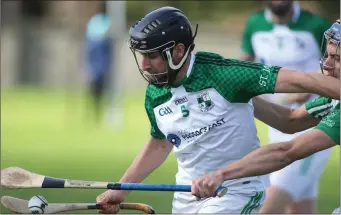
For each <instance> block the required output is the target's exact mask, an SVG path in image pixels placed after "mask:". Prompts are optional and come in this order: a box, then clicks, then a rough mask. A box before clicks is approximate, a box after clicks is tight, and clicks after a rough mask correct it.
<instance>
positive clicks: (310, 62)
mask: <svg viewBox="0 0 341 215" xmlns="http://www.w3.org/2000/svg"><path fill="white" fill-rule="evenodd" d="M293 8H294V10H293V11H294V13H293V17H292V20H291V21H289V22H288V23H286V24H276V23H274V22H273V21H272V18H273V17H272V13H271V12H270V10H269V9H265V10H261V11H259V12H257V13H255V14H254V15H252V16H250V18H249V19H248V21H247V24H246V28H245V31H244V35H243V41H242V50H243V51H244V52H246V53H248V54H249V55H251V56H255V58H256V60H257V61H259V62H261V63H265V64H270V65H276V66H280V67H284V68H288V69H293V70H297V71H299V72H319V71H320V65H319V60H320V57H321V51H320V44H321V42H322V39H323V33H324V31H325V30H327V29H328V28H329V27H330V26H331V22H329V21H328V20H326V19H324V18H323V17H321V16H319V15H317V14H313V13H311V12H309V11H306V10H304V9H302V8H300V6H299V5H298V3H297V2H295V3H294V5H293ZM287 95H288V94H273V95H267V96H266V98H267V99H269V100H270V101H272V102H275V103H278V104H282V105H285V106H290V107H298V106H301V105H302V104H287V103H285V102H283V98H284V97H285V96H287Z"/></svg>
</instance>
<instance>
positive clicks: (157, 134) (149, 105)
mask: <svg viewBox="0 0 341 215" xmlns="http://www.w3.org/2000/svg"><path fill="white" fill-rule="evenodd" d="M145 109H146V112H147V115H148V118H149V122H150V125H151V130H150V135H151V136H152V137H154V138H157V139H165V135H164V134H163V133H162V132H161V131H160V129H159V128H158V126H157V123H156V118H155V114H154V106H153V100H152V98H151V97H150V96H149V95H148V92H147V93H146V98H145Z"/></svg>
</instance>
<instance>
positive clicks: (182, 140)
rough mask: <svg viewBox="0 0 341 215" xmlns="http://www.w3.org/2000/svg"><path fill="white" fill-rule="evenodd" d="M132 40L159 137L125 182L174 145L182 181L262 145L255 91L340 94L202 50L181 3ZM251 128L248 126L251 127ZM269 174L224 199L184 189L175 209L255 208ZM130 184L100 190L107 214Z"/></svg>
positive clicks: (325, 80)
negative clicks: (198, 49) (198, 196)
mask: <svg viewBox="0 0 341 215" xmlns="http://www.w3.org/2000/svg"><path fill="white" fill-rule="evenodd" d="M129 34H130V39H129V46H130V48H131V51H132V53H133V56H134V58H135V60H136V63H137V65H138V68H139V71H140V73H141V74H142V76H143V77H144V78H145V79H146V80H147V81H148V82H149V83H150V84H149V85H148V87H147V91H146V97H145V108H146V111H147V114H148V117H149V120H150V123H151V138H150V140H149V141H148V143H147V144H146V145H145V146H144V148H143V149H142V151H141V152H140V154H139V155H138V156H137V157H136V159H135V161H134V162H133V163H132V165H131V166H130V167H129V168H128V170H127V171H126V173H125V174H124V176H123V177H122V178H121V180H120V181H122V182H141V181H142V180H144V179H145V178H146V177H147V176H148V175H149V174H150V173H151V172H152V171H153V170H155V169H156V168H157V167H159V166H160V165H161V164H162V163H163V162H164V161H165V159H166V158H167V156H168V154H169V153H170V152H171V151H172V149H174V153H175V155H176V157H177V161H178V173H177V174H176V183H177V184H191V183H192V180H193V179H194V178H197V177H199V176H201V175H204V174H206V173H209V172H211V171H215V170H218V169H220V168H222V167H223V166H225V165H226V164H227V163H229V162H232V161H234V160H238V159H241V158H242V157H244V156H245V155H246V154H248V153H250V152H251V151H253V150H254V149H256V148H258V147H260V143H259V140H258V137H257V130H256V126H255V122H254V115H253V106H252V103H251V101H250V100H251V98H252V97H254V96H257V95H260V94H264V93H274V92H278V93H285V92H310V93H318V94H322V95H325V96H331V97H333V98H338V97H339V96H340V92H339V90H338V88H339V87H340V81H339V80H337V79H334V78H331V77H327V76H324V75H322V74H311V75H309V74H304V73H299V72H296V71H291V70H288V69H284V68H280V67H275V66H268V65H263V64H258V63H250V62H243V61H239V60H231V59H225V58H223V57H222V56H220V55H218V54H215V53H209V52H197V53H196V54H193V53H192V51H193V49H194V38H195V36H196V32H195V33H194V34H193V33H192V30H191V25H190V22H189V20H188V19H187V17H186V16H185V14H184V13H183V12H182V11H180V10H179V9H176V8H173V7H162V8H159V9H157V10H154V11H152V12H151V13H149V14H147V15H146V16H145V17H143V18H142V19H141V20H140V21H138V22H137V23H136V24H134V25H133V26H132V28H131V29H130V31H129ZM246 131H247V132H246ZM267 183H268V180H267V179H266V177H262V176H261V177H259V176H256V177H249V178H243V179H238V180H232V181H226V182H225V183H224V186H229V187H230V190H229V191H230V192H229V193H228V194H227V195H225V196H224V197H222V198H209V199H203V200H200V201H197V200H196V198H195V197H194V196H193V195H192V194H191V193H182V192H177V193H175V194H174V199H173V209H172V211H173V213H241V212H243V213H251V212H256V211H258V209H259V206H260V205H262V204H263V201H264V189H265V186H266V184H267ZM127 194H128V193H127V192H126V191H106V192H105V193H103V194H101V195H100V196H98V197H97V203H98V204H101V205H103V207H104V209H103V210H100V211H99V212H100V213H117V212H118V210H119V205H118V203H119V202H122V201H124V199H125V198H126V196H127Z"/></svg>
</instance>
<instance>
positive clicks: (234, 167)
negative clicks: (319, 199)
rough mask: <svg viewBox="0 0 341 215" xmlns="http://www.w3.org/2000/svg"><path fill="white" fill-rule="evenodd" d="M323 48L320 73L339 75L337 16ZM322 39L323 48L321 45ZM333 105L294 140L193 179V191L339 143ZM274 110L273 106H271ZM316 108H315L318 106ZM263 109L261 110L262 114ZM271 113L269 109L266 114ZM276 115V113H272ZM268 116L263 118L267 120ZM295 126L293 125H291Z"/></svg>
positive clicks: (204, 193)
mask: <svg viewBox="0 0 341 215" xmlns="http://www.w3.org/2000/svg"><path fill="white" fill-rule="evenodd" d="M324 37H325V42H326V43H325V44H326V51H325V54H324V55H323V58H322V59H321V61H320V63H321V67H322V71H323V73H325V74H326V75H328V76H333V77H335V79H340V20H337V21H336V22H335V23H334V24H333V25H332V26H331V27H330V28H329V29H328V30H327V31H326V32H325V34H324ZM323 44H324V43H322V50H323V49H324V45H323ZM323 100H328V98H324V97H320V98H318V99H316V100H314V101H310V102H308V103H306V104H305V107H303V108H307V109H309V110H310V112H312V110H313V109H315V110H316V108H311V107H312V106H313V105H316V104H317V103H320V102H323ZM331 104H332V105H333V109H332V111H330V112H329V113H328V114H327V115H326V116H325V117H323V119H322V120H321V121H320V122H319V124H318V125H317V126H316V127H315V128H314V129H312V130H310V131H308V132H305V133H304V134H301V135H300V136H298V137H296V138H294V139H293V140H290V141H287V142H281V143H277V144H270V145H267V146H264V147H261V148H260V149H256V150H254V151H253V152H251V153H250V154H248V155H246V156H245V157H243V158H242V159H240V160H238V161H235V162H232V163H231V164H228V165H227V166H225V167H223V168H222V169H220V170H218V171H215V172H212V173H210V174H206V175H205V176H202V177H200V178H198V179H195V180H194V181H193V186H192V193H193V194H194V195H196V196H199V197H207V196H210V195H209V194H211V195H212V196H214V194H212V190H214V188H215V187H216V186H219V185H221V184H223V182H224V181H229V180H232V179H238V180H239V179H241V178H243V177H246V178H249V177H253V176H257V175H264V174H268V173H270V172H273V171H276V170H279V169H282V168H284V167H286V166H288V165H289V164H291V163H292V162H294V161H296V160H299V159H302V158H305V157H307V156H310V155H312V154H314V153H316V152H318V151H322V150H325V149H327V148H331V147H333V146H335V145H339V144H340V100H339V99H338V100H333V101H332V103H331ZM270 109H272V110H274V109H273V108H270ZM317 109H318V108H317ZM265 113H266V110H263V114H265ZM271 113H273V112H272V111H268V113H267V114H271ZM272 115H273V116H276V114H272ZM270 118H271V116H268V119H266V120H267V121H268V122H269V120H271V119H270ZM292 126H294V125H292Z"/></svg>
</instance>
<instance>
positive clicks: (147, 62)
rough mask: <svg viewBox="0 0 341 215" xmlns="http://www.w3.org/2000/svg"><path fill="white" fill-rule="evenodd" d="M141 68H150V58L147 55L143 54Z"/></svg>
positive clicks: (144, 69) (145, 69)
mask: <svg viewBox="0 0 341 215" xmlns="http://www.w3.org/2000/svg"><path fill="white" fill-rule="evenodd" d="M141 69H142V70H143V71H147V70H148V69H150V60H149V58H148V57H147V56H145V55H143V56H142V59H141Z"/></svg>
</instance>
